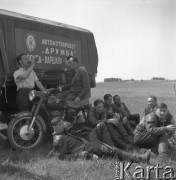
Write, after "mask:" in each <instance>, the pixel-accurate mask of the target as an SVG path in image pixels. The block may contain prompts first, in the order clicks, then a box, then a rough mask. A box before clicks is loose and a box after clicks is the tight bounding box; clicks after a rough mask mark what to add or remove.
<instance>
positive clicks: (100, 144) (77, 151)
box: [53, 120, 151, 162]
mask: <svg viewBox="0 0 176 180" xmlns="http://www.w3.org/2000/svg"><path fill="white" fill-rule="evenodd" d="M53 128H54V133H53V145H54V151H55V152H57V154H58V157H59V158H60V159H76V158H78V157H80V156H81V155H83V154H84V155H85V154H86V155H89V157H90V155H91V154H96V155H97V156H100V157H102V156H110V157H115V158H119V159H120V160H127V161H130V162H149V160H150V152H151V151H150V150H148V151H147V152H146V153H145V154H144V155H134V154H131V153H128V152H125V151H122V150H120V149H118V148H116V147H114V146H113V142H112V139H111V137H110V134H109V132H108V130H107V126H106V125H105V123H104V122H100V123H99V124H97V126H96V127H95V128H93V129H90V128H89V127H87V126H86V125H85V124H84V123H77V124H71V123H69V122H66V121H63V120H60V121H58V122H55V123H53ZM85 158H86V157H85Z"/></svg>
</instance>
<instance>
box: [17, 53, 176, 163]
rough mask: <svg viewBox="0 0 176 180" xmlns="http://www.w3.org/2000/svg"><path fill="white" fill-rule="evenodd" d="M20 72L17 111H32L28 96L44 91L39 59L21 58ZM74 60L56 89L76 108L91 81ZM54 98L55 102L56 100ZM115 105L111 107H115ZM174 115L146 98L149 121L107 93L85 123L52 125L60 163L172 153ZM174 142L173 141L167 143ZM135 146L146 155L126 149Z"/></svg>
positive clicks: (85, 96) (146, 158) (175, 128)
mask: <svg viewBox="0 0 176 180" xmlns="http://www.w3.org/2000/svg"><path fill="white" fill-rule="evenodd" d="M17 61H18V63H19V65H20V68H19V69H18V70H17V71H15V72H14V81H15V83H16V85H17V91H18V93H17V104H18V108H19V111H24V110H28V109H29V107H31V104H30V103H31V102H29V99H28V94H29V91H30V90H31V89H34V87H35V86H37V87H38V88H39V89H40V90H42V91H46V89H45V88H44V87H43V86H42V84H41V83H40V81H39V79H38V78H37V76H36V74H35V72H34V70H33V69H34V67H35V65H36V60H35V59H33V60H30V59H29V57H28V56H27V55H25V54H21V55H19V56H18V57H17ZM79 64H80V62H79V60H78V59H77V58H75V57H73V56H69V57H67V61H66V65H67V70H65V71H64V73H63V74H64V76H63V77H64V78H63V85H62V86H60V87H59V88H58V89H59V91H60V92H61V93H58V95H57V98H64V99H65V100H66V101H73V103H74V104H75V105H78V104H79V103H81V102H82V100H84V99H88V98H89V97H90V84H89V76H88V73H87V71H86V69H85V67H83V66H80V65H79ZM54 98H55V97H54ZM112 100H113V103H112ZM174 123H175V122H174V120H173V117H172V115H171V114H170V113H169V111H168V108H167V105H166V104H165V103H157V99H156V97H154V96H150V97H149V98H148V107H147V108H146V109H145V116H144V117H143V118H142V119H141V120H140V116H139V114H131V113H130V111H129V110H128V108H127V107H126V105H125V104H124V103H123V102H122V101H121V100H120V96H119V95H115V96H113V97H112V95H111V94H106V95H105V96H104V100H101V99H97V100H95V101H94V107H92V108H91V109H90V111H89V113H88V116H87V118H86V123H70V122H68V121H65V120H63V119H62V120H61V119H60V120H59V118H58V121H53V122H52V125H53V129H54V133H53V145H54V150H55V151H56V152H57V153H58V156H59V158H61V159H64V158H66V157H72V158H73V157H74V158H76V157H79V156H80V155H84V156H86V157H91V155H92V154H96V155H98V156H106V155H107V156H113V157H116V158H119V159H122V160H126V159H128V160H131V161H133V162H134V161H137V162H141V161H146V162H148V161H149V159H150V155H151V151H152V152H154V153H156V154H168V152H170V149H171V148H173V147H171V144H170V143H168V140H169V139H170V138H171V137H172V136H173V134H174V132H175V131H176V126H175V124H174ZM169 142H171V141H169ZM136 147H140V148H146V149H147V150H146V153H145V154H142V155H134V154H133V153H129V151H128V152H127V151H126V150H129V149H134V148H136Z"/></svg>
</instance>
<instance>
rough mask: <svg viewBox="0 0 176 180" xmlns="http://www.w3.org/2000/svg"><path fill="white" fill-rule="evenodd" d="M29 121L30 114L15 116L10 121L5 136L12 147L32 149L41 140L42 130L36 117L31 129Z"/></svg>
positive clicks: (42, 136)
mask: <svg viewBox="0 0 176 180" xmlns="http://www.w3.org/2000/svg"><path fill="white" fill-rule="evenodd" d="M30 122H31V117H30V116H24V117H21V118H15V119H12V120H11V121H10V123H9V125H8V129H7V136H8V139H9V142H10V144H11V146H12V147H13V148H15V149H21V150H27V149H33V148H35V147H37V146H38V145H39V144H40V143H41V142H42V141H43V138H44V130H43V127H42V125H41V123H40V121H39V120H38V118H36V119H35V122H34V124H33V127H32V129H31V130H30V131H29V130H28V126H29V123H30Z"/></svg>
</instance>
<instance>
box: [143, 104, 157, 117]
mask: <svg viewBox="0 0 176 180" xmlns="http://www.w3.org/2000/svg"><path fill="white" fill-rule="evenodd" d="M156 109H157V106H155V107H154V108H151V107H149V106H147V107H146V108H145V109H144V115H145V116H146V115H147V114H150V113H152V112H155V111H156Z"/></svg>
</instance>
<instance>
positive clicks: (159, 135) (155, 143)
mask: <svg viewBox="0 0 176 180" xmlns="http://www.w3.org/2000/svg"><path fill="white" fill-rule="evenodd" d="M167 113H168V109H167V105H166V104H165V103H159V104H158V105H157V107H156V111H155V112H152V113H150V114H148V115H146V116H145V117H144V118H143V119H142V120H141V122H140V124H139V125H138V126H137V127H136V129H135V132H134V141H135V143H136V145H137V146H139V147H141V148H151V150H152V152H154V153H155V154H156V155H158V154H159V157H162V156H163V157H166V156H168V155H169V156H170V155H171V154H172V153H173V152H174V150H173V149H171V148H170V147H171V146H170V145H169V139H170V138H171V136H172V134H173V133H174V132H175V131H176V125H173V124H172V122H171V119H172V118H165V117H166V114H167Z"/></svg>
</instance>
